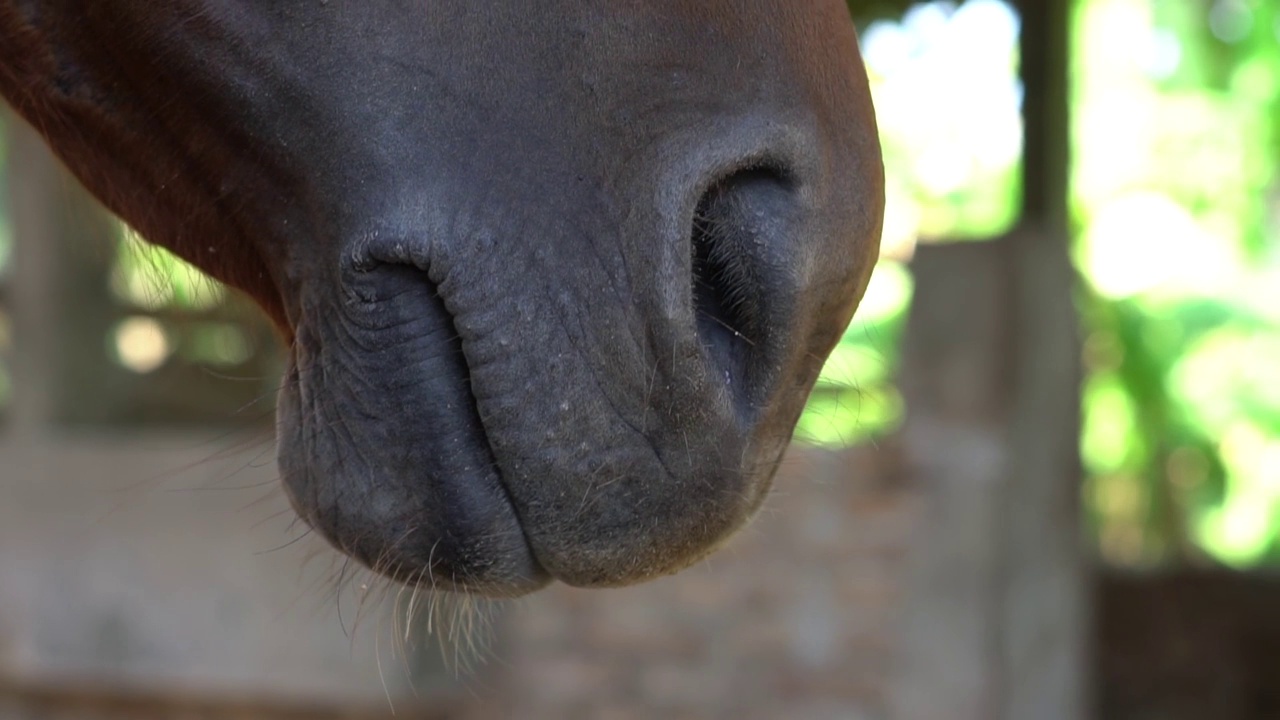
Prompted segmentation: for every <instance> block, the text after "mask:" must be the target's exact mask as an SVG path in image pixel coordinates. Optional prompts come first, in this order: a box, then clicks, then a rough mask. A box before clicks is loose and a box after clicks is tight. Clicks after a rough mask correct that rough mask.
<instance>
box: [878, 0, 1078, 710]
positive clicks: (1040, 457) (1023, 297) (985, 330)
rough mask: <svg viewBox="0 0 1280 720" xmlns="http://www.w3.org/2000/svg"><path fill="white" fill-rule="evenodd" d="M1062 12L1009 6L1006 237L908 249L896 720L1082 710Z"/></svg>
mask: <svg viewBox="0 0 1280 720" xmlns="http://www.w3.org/2000/svg"><path fill="white" fill-rule="evenodd" d="M1068 5H1069V3H1068V0H1026V2H1023V3H1021V10H1022V21H1023V25H1022V40H1021V48H1022V71H1021V72H1022V78H1023V82H1024V86H1025V93H1026V94H1025V98H1026V99H1025V104H1024V108H1023V117H1024V120H1025V126H1026V134H1025V137H1026V152H1025V156H1024V157H1025V159H1024V167H1023V173H1024V182H1023V184H1024V196H1023V200H1022V215H1021V221H1020V224H1019V227H1018V228H1017V229H1016V230H1015V231H1014V232H1012V233H1010V234H1009V235H1008V236H1006V237H1004V238H1001V239H999V240H996V241H992V242H988V243H964V244H954V245H948V246H923V247H921V248H920V249H919V250H918V253H917V256H916V260H915V263H914V268H913V269H914V271H915V278H916V297H915V301H914V304H913V307H912V312H911V318H910V320H909V324H908V331H907V340H906V346H905V348H904V352H903V357H904V360H903V371H902V372H903V391H904V395H905V396H906V399H907V406H908V411H907V413H908V416H907V421H906V424H905V427H904V431H903V446H904V451H905V455H906V461H907V464H908V473H909V476H910V477H911V478H912V480H913V482H914V483H915V484H916V486H917V489H918V490H919V493H920V496H921V500H922V507H923V516H922V521H921V526H920V528H919V530H918V532H917V534H916V535H915V536H914V537H913V547H912V549H911V551H910V558H909V569H908V579H907V582H906V585H907V593H906V595H907V600H906V602H905V603H904V608H903V615H902V629H901V636H900V638H901V644H900V648H899V649H900V653H899V662H898V665H897V669H896V672H895V674H894V675H893V678H892V681H891V689H890V706H891V711H892V713H893V717H895V718H900V719H901V720H933V719H937V720H942V719H944V718H945V719H946V720H1026V719H1032V720H1079V719H1081V718H1084V717H1085V716H1086V714H1087V712H1088V708H1089V701H1088V694H1087V689H1086V673H1085V671H1084V659H1085V654H1086V638H1087V637H1088V635H1089V632H1088V627H1089V626H1088V613H1087V612H1086V602H1085V599H1086V596H1087V588H1088V583H1087V571H1086V563H1085V560H1084V554H1083V551H1082V542H1081V531H1080V523H1079V511H1078V508H1079V480H1080V475H1081V473H1080V469H1079V448H1078V445H1079V439H1078V438H1079V375H1080V371H1079V356H1080V347H1079V345H1080V341H1079V335H1078V329H1077V318H1076V313H1075V309H1074V305H1073V298H1072V287H1073V282H1074V273H1073V270H1072V267H1071V263H1070V259H1069V256H1068V253H1067V245H1068V238H1069V228H1068V211H1067V208H1068V199H1067V192H1068V147H1069V142H1068V138H1069V132H1068V112H1067V99H1068V93H1067V79H1066V78H1067V47H1068V42H1067V39H1068V36H1067V27H1068V21H1069V12H1068V10H1069V7H1068Z"/></svg>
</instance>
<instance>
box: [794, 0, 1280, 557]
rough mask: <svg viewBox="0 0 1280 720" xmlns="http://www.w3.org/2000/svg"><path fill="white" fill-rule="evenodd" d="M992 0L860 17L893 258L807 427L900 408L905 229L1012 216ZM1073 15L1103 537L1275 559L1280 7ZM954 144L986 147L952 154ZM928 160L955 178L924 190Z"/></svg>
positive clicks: (1219, 2) (1207, 4) (1076, 184)
mask: <svg viewBox="0 0 1280 720" xmlns="http://www.w3.org/2000/svg"><path fill="white" fill-rule="evenodd" d="M997 5H1002V3H997V2H994V1H993V0H969V2H967V3H964V4H956V3H944V2H934V3H927V4H921V5H916V6H913V8H912V9H911V10H909V11H908V12H907V13H906V14H905V15H904V16H902V17H901V19H900V20H899V21H896V22H891V23H884V22H879V23H871V24H868V25H867V26H866V27H865V28H864V30H863V50H864V53H865V54H866V55H867V61H868V68H869V70H870V72H871V79H872V89H873V94H874V95H875V100H876V104H877V111H878V114H879V118H880V122H881V132H882V136H883V139H884V146H885V157H886V165H887V172H888V173H889V182H888V186H889V192H888V196H889V197H888V203H889V207H888V210H887V215H888V217H887V218H886V229H885V241H886V246H887V248H888V254H889V256H890V259H889V260H887V261H885V262H883V263H882V265H881V267H880V269H878V270H877V274H876V278H875V279H874V280H873V284H872V287H871V290H870V291H869V293H868V299H867V303H868V304H869V309H868V308H867V307H864V309H863V310H862V311H860V312H859V314H858V316H857V317H856V318H855V321H854V324H853V326H852V327H851V328H850V331H849V333H848V335H847V336H846V337H845V339H844V341H843V342H842V343H841V345H840V346H839V347H838V348H837V351H836V353H835V355H834V356H833V359H832V361H831V363H830V364H829V366H828V370H827V372H825V373H824V375H823V377H822V378H821V380H820V384H819V388H818V392H817V393H815V398H814V402H813V403H812V404H811V406H810V409H809V411H808V412H807V413H806V415H805V417H804V418H802V421H801V426H800V430H799V433H798V436H799V437H800V438H802V439H804V440H808V441H810V442H816V443H820V444H828V445H829V444H843V443H845V442H851V441H858V440H861V439H866V438H868V437H875V436H877V435H880V434H883V433H887V432H890V431H892V430H893V429H894V428H895V427H896V426H897V424H898V423H899V422H900V418H901V414H900V413H901V411H902V408H901V401H900V400H899V399H897V396H896V392H895V391H894V388H893V385H894V371H895V364H896V360H897V357H896V354H897V349H896V344H895V343H896V342H897V339H898V338H899V337H900V336H901V333H902V329H903V328H902V324H903V322H904V321H905V314H906V310H907V307H908V304H909V302H910V276H909V273H907V272H906V271H905V269H904V267H903V266H902V265H901V264H900V263H899V262H898V258H901V257H902V256H904V255H905V254H907V253H903V252H902V251H901V248H903V247H907V246H909V245H910V243H911V242H913V241H914V240H915V239H916V238H917V237H919V238H921V239H922V241H928V240H929V239H931V238H941V239H951V238H965V237H982V236H992V235H995V234H997V233H998V232H1000V231H1001V230H1002V229H1003V228H1004V227H1006V226H1007V224H1008V222H1009V221H1010V220H1011V219H1012V217H1011V213H1012V212H1013V209H1014V207H1015V202H1016V193H1017V187H1016V177H1015V176H1014V174H1015V171H1016V167H1017V165H1016V163H1017V158H1016V157H1014V158H1010V157H1009V156H1008V151H1007V147H1002V146H1001V145H1000V144H999V143H998V142H994V141H993V138H992V135H991V134H990V129H991V128H1000V131H999V132H1001V133H1004V134H1005V135H1006V136H1009V135H1015V136H1016V135H1017V131H1011V130H1010V129H1009V124H1010V107H1009V104H1008V102H1007V98H1008V95H1007V94H1006V93H1007V89H1008V88H1009V87H1010V83H1012V82H1013V74H1012V73H1013V71H1012V68H1013V67H1014V65H1013V63H1015V62H1016V43H1013V44H1010V43H1009V42H1007V41H1004V40H1002V39H1003V38H1005V37H1006V35H1007V28H1008V25H1007V18H1002V17H1001V13H1000V12H998V11H997V9H996V7H995V6H997ZM975 6H976V7H975ZM1003 7H1005V9H1006V10H1007V9H1008V6H1003ZM965 13H969V21H968V22H961V20H958V18H961V19H963V16H964V14H965ZM1074 23H1075V42H1074V47H1073V57H1074V60H1073V62H1074V67H1073V68H1072V69H1071V77H1072V80H1073V90H1072V95H1073V96H1072V109H1073V125H1074V134H1075V137H1074V140H1073V153H1074V167H1073V174H1072V188H1071V199H1072V203H1073V212H1074V220H1075V223H1076V229H1077V231H1078V232H1077V242H1076V243H1075V245H1074V248H1073V252H1074V256H1075V260H1076V263H1077V266H1078V267H1079V269H1080V272H1081V276H1082V279H1083V284H1082V287H1081V291H1080V296H1079V306H1080V308H1081V312H1082V315H1083V319H1084V326H1085V328H1086V334H1087V337H1086V341H1085V347H1084V365H1085V368H1086V371H1087V377H1086V380H1085V384H1084V388H1083V398H1082V402H1083V428H1082V438H1081V452H1082V459H1083V461H1084V467H1085V472H1086V478H1085V480H1086V489H1085V496H1084V499H1085V504H1086V510H1087V512H1086V516H1087V517H1088V519H1089V523H1090V528H1091V530H1092V531H1093V533H1094V538H1095V539H1096V541H1097V547H1098V549H1099V552H1100V554H1101V555H1102V557H1103V558H1104V559H1105V560H1106V561H1108V562H1110V563H1114V564H1120V565H1129V566H1152V565H1157V564H1162V563H1171V562H1204V561H1210V562H1219V563H1225V564H1229V565H1234V566H1249V565H1255V564H1258V563H1264V562H1274V561H1277V560H1280V172H1278V169H1277V168H1278V167H1280V4H1277V3H1273V2H1270V1H1269V0H1203V1H1197V2H1191V1H1190V0H1188V1H1186V2H1183V1H1182V0H1077V1H1076V4H1075V15H1074ZM982 24H985V25H987V26H989V27H988V28H985V29H984V28H980V27H978V26H979V25H982ZM957 26H963V27H964V28H965V29H966V32H965V33H961V34H956V33H953V32H950V31H949V29H954V28H955V27H957ZM930 56H933V60H932V61H930V60H928V58H929V57H930ZM984 56H985V57H986V58H987V59H988V60H987V62H985V63H982V62H975V58H977V57H984ZM997 58H1003V60H998V59H997ZM912 66H914V67H915V68H918V69H914V70H908V71H902V70H901V69H900V68H902V67H912ZM885 68H890V69H891V71H886V70H885ZM1002 88H1003V90H1002ZM971 91H972V92H971ZM1014 111H1015V112H1016V108H1015V110H1014ZM966 117H968V119H965V118H966ZM1014 122H1015V123H1016V122H1018V121H1017V119H1016V118H1014ZM984 133H985V134H984ZM1019 140H1020V136H1019ZM939 143H942V144H944V145H945V144H947V143H950V144H951V145H953V146H959V147H960V148H961V152H962V151H964V150H968V151H970V152H971V155H970V157H969V158H968V159H966V160H964V161H963V162H956V161H955V160H954V159H955V158H956V157H959V155H956V154H954V153H953V156H952V160H951V161H950V162H951V167H950V169H949V170H944V171H942V172H939V171H938V168H939V167H940V166H942V167H945V166H946V164H947V162H945V161H944V160H940V158H943V159H945V149H944V152H942V153H939V152H938V150H937V149H936V148H937V147H938V146H939ZM931 154H933V157H930V155H931ZM959 168H963V170H964V171H963V172H960V171H958V169H959ZM931 173H933V174H937V175H938V176H940V177H947V176H948V175H949V176H950V178H951V180H952V183H951V184H950V186H948V187H945V188H944V190H945V191H944V192H931V188H933V187H936V186H937V183H936V182H935V181H934V180H933V179H931V178H930V174H931ZM904 208H905V209H904ZM975 208H976V209H975ZM868 408H870V409H868Z"/></svg>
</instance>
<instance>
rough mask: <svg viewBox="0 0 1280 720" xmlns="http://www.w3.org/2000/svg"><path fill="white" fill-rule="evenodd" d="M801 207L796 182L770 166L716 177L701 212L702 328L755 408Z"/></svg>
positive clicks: (696, 275)
mask: <svg viewBox="0 0 1280 720" xmlns="http://www.w3.org/2000/svg"><path fill="white" fill-rule="evenodd" d="M794 209H795V198H794V189H793V187H792V183H791V181H790V180H788V179H787V178H786V177H785V176H784V175H783V174H782V173H780V172H778V171H776V170H773V169H769V168H756V169H750V170H743V171H739V172H736V173H734V174H732V175H730V176H728V177H726V178H723V179H721V180H720V181H719V182H717V183H716V184H715V185H713V186H712V187H711V188H710V189H709V190H708V191H707V192H706V193H705V194H704V195H703V196H702V199H701V200H700V201H699V203H698V207H697V210H696V212H695V213H694V218H693V230H692V237H691V240H692V252H693V309H694V312H695V313H696V315H697V327H698V333H699V335H700V336H701V338H702V342H703V344H704V345H705V346H706V347H707V349H708V351H709V353H710V355H711V358H712V361H713V362H714V363H715V364H716V366H717V369H718V370H719V371H720V373H721V375H722V376H723V378H724V381H725V383H726V384H727V385H728V386H729V389H730V392H731V394H732V396H733V398H734V401H735V404H737V405H738V406H739V410H740V411H742V412H744V413H745V414H747V415H750V409H751V407H752V405H753V404H754V403H755V402H757V401H758V399H756V398H754V397H753V396H754V393H753V386H754V385H755V383H754V381H755V380H756V378H755V377H754V376H755V372H754V368H755V366H756V365H757V364H758V362H757V360H758V359H759V358H760V357H761V355H762V354H763V353H764V352H765V350H766V348H767V347H768V345H769V340H770V338H769V330H770V327H771V324H772V321H774V320H776V318H777V312H776V310H777V308H775V307H772V303H773V301H774V300H776V299H778V298H779V297H780V296H785V294H786V293H785V288H784V287H783V286H782V284H783V283H785V278H786V276H787V275H788V273H786V272H784V271H783V269H782V267H783V261H784V259H785V253H786V242H787V239H788V238H787V235H788V233H787V231H788V228H789V227H790V225H791V221H792V219H793V218H792V214H793V212H794Z"/></svg>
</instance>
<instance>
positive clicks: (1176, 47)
mask: <svg viewBox="0 0 1280 720" xmlns="http://www.w3.org/2000/svg"><path fill="white" fill-rule="evenodd" d="M1074 22H1075V24H1076V28H1075V29H1076V32H1075V38H1076V40H1075V47H1074V48H1073V52H1074V63H1075V67H1074V68H1073V70H1072V74H1071V77H1072V81H1073V88H1072V112H1073V114H1074V117H1073V123H1074V133H1075V139H1074V169H1073V176H1072V177H1073V180H1072V183H1073V184H1072V199H1073V209H1074V215H1073V220H1074V230H1075V241H1074V257H1075V260H1076V263H1077V267H1078V270H1079V272H1080V277H1081V283H1080V288H1079V293H1078V306H1079V310H1080V312H1081V314H1082V317H1083V318H1084V321H1085V328H1086V333H1087V335H1086V340H1085V351H1084V358H1083V359H1084V363H1085V367H1086V371H1087V378H1086V381H1085V384H1084V390H1083V397H1082V402H1083V418H1084V421H1083V422H1084V426H1083V435H1082V437H1083V440H1082V444H1081V453H1082V458H1083V460H1084V467H1085V471H1086V474H1087V477H1086V483H1085V486H1084V487H1085V491H1084V492H1085V495H1084V499H1085V501H1086V507H1087V510H1088V513H1087V517H1088V520H1089V531H1090V533H1091V537H1092V538H1093V539H1094V540H1095V541H1096V548H1097V552H1098V553H1099V555H1100V557H1101V558H1103V559H1104V560H1105V561H1106V562H1108V563H1111V564H1114V565H1120V566H1130V567H1149V566H1154V565H1161V564H1174V563H1177V564H1188V563H1190V564H1195V563H1205V562H1218V563H1225V564H1229V565H1232V566H1241V567H1244V566H1253V565H1258V564H1262V563H1268V562H1275V561H1280V252H1278V251H1280V182H1278V175H1277V165H1278V163H1280V5H1278V4H1276V3H1273V2H1269V1H1267V0H1252V1H1250V0H1197V1H1191V0H1163V1H1161V0H1078V1H1077V2H1076V3H1075V17H1074ZM862 47H863V51H864V53H865V56H866V61H867V67H868V70H869V72H870V76H871V83H872V88H873V92H874V95H875V101H876V106H877V111H878V115H879V120H880V127H881V131H882V135H883V141H884V148H885V162H886V168H887V172H888V182H887V189H888V206H887V216H886V221H885V233H884V242H883V258H882V260H881V263H880V265H879V268H878V270H877V272H876V274H875V277H874V279H873V281H872V284H871V287H870V289H869V290H868V293H867V297H866V300H865V301H864V303H863V305H862V308H861V310H860V311H859V314H858V316H857V318H856V319H855V321H854V323H853V325H852V327H851V328H850V330H849V332H848V334H847V335H846V337H845V339H844V341H843V343H842V344H841V345H840V347H839V349H838V350H837V352H836V353H835V355H834V356H833V357H832V359H831V361H830V363H829V364H828V367H827V370H826V372H825V373H824V375H823V377H822V380H821V382H820V385H819V388H818V391H817V392H816V393H815V395H814V397H813V400H812V402H811V404H810V408H809V411H808V412H807V413H806V414H805V416H804V417H803V418H802V420H801V423H800V426H799V429H798V437H799V439H800V440H801V441H803V442H806V443H812V444H818V445H824V446H841V445H848V444H853V443H860V442H866V441H873V440H875V439H876V438H878V437H883V436H885V435H887V434H889V433H892V432H893V431H894V430H895V429H896V428H897V427H898V426H899V424H900V423H901V421H902V418H903V415H904V413H906V412H909V411H910V409H909V408H906V407H904V404H903V401H902V398H901V396H900V394H899V392H898V390H897V388H896V386H895V374H896V363H897V348H898V344H899V340H900V338H901V335H902V331H903V326H904V322H905V319H906V313H907V310H908V307H909V305H910V302H911V295H912V277H911V272H910V270H909V266H908V263H909V261H910V259H911V256H912V253H913V251H914V248H915V245H916V243H918V242H924V243H929V242H960V241H981V240H982V239H986V238H991V237H994V236H998V235H999V234H1000V233H1002V232H1004V231H1006V230H1008V229H1009V228H1010V227H1011V226H1012V224H1013V223H1014V222H1015V220H1016V213H1017V207H1018V197H1019V192H1020V188H1019V163H1020V159H1021V147H1022V130H1021V120H1020V116H1019V104H1020V95H1021V91H1020V87H1019V82H1018V79H1017V72H1016V69H1017V62H1018V58H1017V52H1018V51H1017V47H1018V19H1017V16H1016V14H1015V13H1014V12H1013V11H1012V9H1011V8H1010V6H1009V5H1008V4H1006V3H1004V2H1001V1H1000V0H969V1H968V2H966V3H963V4H959V5H958V4H956V3H950V2H932V3H925V4H921V5H918V6H916V7H915V8H914V9H913V10H911V11H910V12H908V13H907V14H906V15H905V16H904V17H902V18H901V19H900V20H895V21H888V20H882V21H876V22H874V23H870V24H868V25H866V26H864V28H863V33H862ZM3 153H4V148H3V146H2V145H0V162H3ZM3 197H4V196H3V195H2V194H0V198H3ZM4 217H5V209H4V208H3V207H0V412H2V408H3V405H4V404H5V403H6V401H7V398H8V397H9V395H10V387H9V384H10V380H9V374H8V372H7V371H6V366H5V364H4V363H5V359H4V358H5V356H6V355H7V354H8V352H9V348H10V347H11V344H12V343H13V342H14V340H15V339H14V338H13V337H12V336H11V335H12V333H11V331H10V327H9V322H8V321H7V319H6V315H5V314H4V306H3V298H4V295H3V288H4V284H5V278H6V277H7V275H6V273H7V271H6V268H7V266H8V265H10V264H11V263H9V256H10V254H11V246H12V242H13V239H12V237H11V235H10V232H9V230H8V225H7V224H6V223H5V222H3V218H4ZM119 237H120V240H119V249H118V252H116V253H114V255H113V256H112V257H111V258H110V262H109V263H108V265H109V267H108V268H106V269H105V271H104V275H103V277H102V280H103V282H102V287H103V291H102V292H103V294H102V300H103V302H104V303H105V304H106V305H109V306H110V308H111V310H110V313H111V317H110V322H109V323H108V324H107V329H106V331H105V336H103V337H101V342H100V343H99V344H98V345H95V347H99V348H100V350H101V353H102V354H103V355H104V356H105V357H106V358H108V359H109V364H110V365H111V366H112V367H114V368H115V370H114V372H117V373H119V378H117V380H118V381H119V382H125V379H127V378H136V379H139V380H143V379H146V380H147V381H148V383H150V384H148V385H145V386H148V387H161V388H163V386H164V383H166V382H167V383H169V384H173V383H185V384H188V385H190V384H191V383H193V382H194V383H197V384H198V383H199V382H201V381H202V379H204V380H207V379H209V378H228V377H229V378H234V379H236V380H237V381H238V383H237V384H235V386H236V387H238V388H241V391H238V392H231V393H227V392H226V391H225V389H221V388H224V387H225V384H224V385H222V386H219V389H216V390H211V391H210V394H211V395H212V396H213V397H214V400H215V401H214V402H205V403H203V404H202V405H200V408H201V409H200V410H199V411H196V410H193V409H190V408H187V409H184V408H173V407H168V406H166V405H165V403H166V402H169V400H168V398H169V397H170V396H169V395H168V394H166V393H164V392H163V390H158V391H155V392H152V393H150V394H146V393H143V394H141V395H137V397H141V398H142V399H141V400H136V401H134V400H131V401H130V402H133V403H134V404H135V405H136V407H134V406H133V405H131V406H130V407H129V408H125V409H124V411H123V412H122V411H121V409H120V408H118V407H117V408H115V410H116V412H117V415H116V417H120V416H121V415H123V416H124V417H127V418H131V419H133V420H135V421H137V422H142V423H145V422H147V421H148V420H149V419H150V418H153V417H159V416H160V415H163V416H164V417H165V418H166V419H171V418H172V417H174V416H175V414H176V415H177V416H178V417H179V418H187V419H198V420H200V421H202V422H208V421H219V420H221V421H224V422H235V421H237V419H238V418H241V417H243V415H244V414H245V412H246V411H245V408H246V407H249V406H251V407H254V410H253V411H252V413H251V414H253V416H254V417H258V416H260V415H262V414H263V412H264V411H263V410H262V408H260V407H257V405H261V404H262V402H263V401H262V400H261V398H262V397H263V395H264V394H265V393H269V390H270V388H271V387H272V386H273V384H274V383H275V382H276V381H275V379H274V378H275V369H274V368H275V363H276V360H275V358H274V355H273V352H272V348H271V341H270V339H269V333H268V332H266V331H264V330H263V328H261V327H258V326H250V327H249V328H248V329H246V326H245V325H244V324H243V322H241V321H240V318H242V317H243V315H244V312H243V308H241V307H237V306H236V305H235V303H234V302H231V301H229V300H228V298H229V294H228V293H227V292H225V291H224V290H222V289H221V288H219V287H218V286H217V285H216V284H214V283H211V282H210V281H208V280H206V279H204V278H203V277H201V276H200V275H199V273H197V272H196V271H194V270H192V269H191V268H189V267H186V266H185V265H183V264H181V263H180V262H178V261H177V260H175V259H174V258H172V257H171V256H169V255H168V254H167V253H164V252H163V251H159V250H155V249H149V248H147V247H146V246H144V245H142V244H141V243H140V242H139V241H138V240H137V239H136V238H134V237H133V236H132V235H131V234H130V233H128V232H127V231H124V230H121V231H120V232H119ZM19 340H20V339H19ZM121 378H124V379H121ZM155 378H161V381H160V383H161V384H160V385H158V386H157V385H155V382H157V381H156V380H155ZM100 381H101V378H87V379H84V380H83V382H95V383H96V382H100ZM113 382H115V381H113ZM140 386H144V385H140ZM188 395H189V394H188ZM122 396H123V394H122ZM130 397H133V396H130ZM255 403H256V405H255ZM268 410H269V408H268ZM161 411H163V412H161ZM84 412H86V411H83V410H77V409H75V408H69V409H67V411H66V414H67V416H68V420H70V421H76V420H78V419H81V418H78V417H77V413H81V414H83V413H84Z"/></svg>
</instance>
